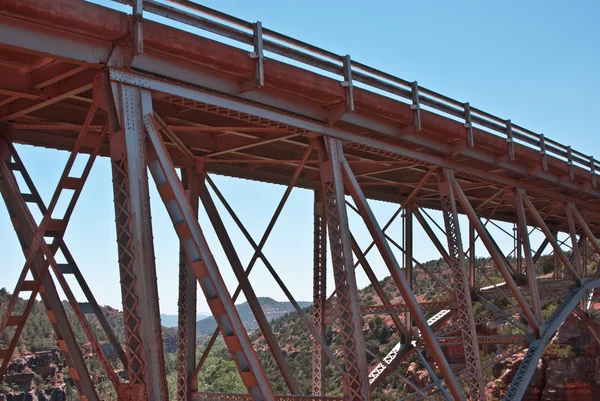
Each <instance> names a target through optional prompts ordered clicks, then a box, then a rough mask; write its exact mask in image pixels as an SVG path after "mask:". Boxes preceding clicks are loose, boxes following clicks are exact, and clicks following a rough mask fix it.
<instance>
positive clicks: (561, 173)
mask: <svg viewBox="0 0 600 401" xmlns="http://www.w3.org/2000/svg"><path fill="white" fill-rule="evenodd" d="M71 3H72V2H71V1H69V0H62V1H60V2H48V1H45V0H44V1H42V0H39V1H35V2H30V3H23V4H21V3H20V2H12V3H11V4H9V5H7V7H4V8H3V9H2V11H0V19H2V22H3V23H4V26H5V28H6V26H9V24H14V25H15V26H16V27H17V28H20V29H25V28H26V29H29V30H30V31H39V33H40V34H48V35H51V33H49V32H47V31H46V28H45V27H42V26H41V25H40V24H34V23H31V22H28V21H25V20H26V19H30V18H31V16H36V15H38V16H39V17H40V18H39V19H37V20H38V21H41V18H43V22H44V24H45V25H50V26H52V25H58V24H60V25H61V26H62V27H63V28H62V30H64V31H65V33H61V34H63V35H68V34H70V32H68V30H72V31H75V32H76V31H79V30H80V29H82V28H83V27H82V25H81V24H82V23H83V21H85V24H86V25H85V30H86V34H87V35H88V36H91V37H93V41H94V42H93V43H88V42H86V40H87V41H91V40H92V39H90V38H86V39H85V40H83V41H82V46H91V47H93V51H95V52H97V53H98V54H99V56H98V57H99V61H102V58H103V57H104V56H103V55H102V51H103V50H102V46H101V44H102V43H108V42H110V41H111V40H114V39H115V38H117V37H119V36H123V35H124V34H125V33H126V32H124V31H123V30H124V29H126V28H125V25H126V24H123V19H124V18H125V15H124V14H122V13H119V12H117V11H114V10H109V9H106V8H103V7H98V6H95V5H92V4H86V3H76V4H71ZM67 4H68V5H69V8H68V9H65V8H64V7H61V6H65V5H67ZM57 10H60V11H61V13H60V14H58V13H57V12H56V11H57ZM2 14H5V15H6V16H5V17H2V16H1V15H2ZM91 14H93V15H95V16H96V17H97V18H94V19H93V20H92V21H90V20H89V19H86V15H91ZM65 22H68V23H67V24H65ZM17 28H15V29H17ZM145 36H146V37H145V53H144V55H141V56H138V57H137V58H136V60H137V61H134V63H133V67H134V69H136V70H138V71H140V72H143V73H146V74H154V75H155V76H158V75H160V76H161V77H167V78H168V79H173V80H178V81H181V80H182V78H185V77H186V76H187V77H189V75H185V74H186V73H188V74H189V72H193V75H194V76H195V78H194V79H195V81H196V82H198V83H204V84H205V85H204V86H208V87H209V88H210V86H214V87H219V88H222V89H223V92H224V94H226V95H230V94H229V93H227V92H228V90H227V89H228V88H229V87H230V86H231V84H232V83H234V84H235V83H236V82H240V81H242V80H244V79H247V77H248V75H251V74H252V70H253V64H252V60H251V59H250V58H249V57H248V56H247V52H245V51H243V50H241V49H236V48H233V47H230V46H227V45H225V44H222V43H219V42H215V41H212V40H209V39H206V38H202V37H198V36H196V35H192V34H191V33H188V32H183V31H179V30H176V29H174V28H170V27H167V26H165V25H161V24H157V23H152V22H147V23H146V26H145ZM77 38H78V39H77V40H80V39H81V38H80V37H79V36H78V37H77ZM173 39H176V40H173ZM52 40H53V38H52V37H47V38H46V39H44V38H40V40H39V42H40V43H41V44H40V45H38V46H37V49H36V50H37V51H33V50H32V49H30V48H28V49H24V48H18V47H16V46H14V45H11V44H10V41H7V39H6V37H5V39H4V40H3V41H4V42H5V44H4V45H2V44H0V46H2V47H0V48H1V49H2V50H1V52H0V105H1V106H0V119H1V120H3V121H10V122H11V124H12V127H11V136H12V138H13V140H14V141H16V142H20V143H24V144H31V145H35V146H44V147H48V148H56V149H71V148H72V146H73V143H74V141H75V138H76V136H77V132H78V131H77V130H78V127H80V126H81V124H82V123H83V121H84V119H85V115H86V110H87V108H88V107H89V104H90V103H91V101H92V90H91V87H92V80H93V77H94V75H95V74H96V73H97V72H98V70H100V69H101V68H102V67H103V64H102V62H100V63H89V62H87V63H86V62H82V60H69V59H65V58H64V57H62V56H61V57H58V56H53V55H52V54H44V53H43V52H41V51H39V48H40V47H43V46H44V41H48V42H49V43H48V45H47V52H48V53H50V52H51V51H52V50H53V49H55V50H56V52H57V53H61V50H62V49H61V48H60V43H57V42H56V41H55V42H53V43H52ZM98 41H100V42H98ZM99 43H100V44H99ZM183 49H185V51H184V50H183ZM90 51H92V50H90ZM159 52H160V53H159ZM61 54H62V53H61ZM85 54H86V50H85V48H84V50H83V51H81V58H82V59H83V58H85V57H84V56H85ZM265 74H266V78H265V79H266V86H265V87H263V88H260V89H257V90H254V91H251V92H252V93H251V94H249V95H247V94H241V95H240V94H238V95H239V96H240V98H242V100H244V101H249V102H250V101H254V99H256V102H257V104H258V103H263V105H264V106H266V107H269V108H273V106H279V107H280V110H277V109H275V110H277V111H279V112H281V114H282V115H294V116H301V117H303V118H310V119H311V120H312V121H318V122H325V121H326V119H327V117H326V115H327V114H326V109H327V108H328V107H329V106H330V105H332V104H336V103H342V104H343V101H344V93H343V88H342V87H341V86H340V84H339V82H337V81H335V80H334V79H331V78H328V77H324V76H322V75H318V74H315V73H312V72H309V71H306V70H303V69H300V68H297V67H293V66H290V65H288V64H284V63H281V62H279V61H275V60H270V59H269V60H266V67H265ZM198 77H200V78H198ZM219 80H220V81H219ZM189 82H191V83H195V82H193V81H192V80H191V79H190V81H189ZM209 82H213V83H214V82H218V83H214V84H212V85H211V84H209ZM198 87H199V88H201V87H202V86H198ZM210 89H212V88H210ZM354 92H355V95H354V98H355V104H356V109H355V111H354V112H352V113H349V114H348V115H345V116H342V118H340V119H339V120H338V121H336V122H335V123H334V124H332V126H334V127H335V128H337V129H341V130H343V131H345V132H350V133H354V134H358V135H360V136H361V137H364V138H369V139H373V140H377V141H379V142H384V143H389V144H390V145H394V146H396V147H401V148H402V149H405V150H409V151H416V152H418V153H419V154H421V155H423V156H424V159H426V160H428V159H427V158H428V157H429V156H433V157H435V158H436V159H435V160H443V161H448V162H452V163H454V164H453V165H455V166H458V167H459V168H458V169H456V174H457V177H458V178H459V180H460V181H461V185H462V188H463V189H464V190H465V192H466V194H467V196H468V197H469V200H470V201H471V202H472V205H473V206H474V207H475V208H476V210H477V211H478V213H479V214H480V215H481V216H483V217H486V216H488V215H491V214H492V211H493V215H494V217H495V218H496V219H498V220H506V221H510V222H516V216H515V213H514V207H513V206H512V202H502V204H500V205H498V204H497V201H498V200H499V199H501V198H502V194H499V191H500V190H501V189H502V188H503V187H506V186H507V185H505V184H504V183H503V182H496V181H494V180H490V179H489V178H490V177H492V178H493V177H500V178H502V179H503V180H511V181H510V182H511V183H512V182H514V183H517V186H519V184H522V185H523V186H527V189H528V192H529V193H530V196H531V198H532V199H533V201H534V203H535V204H536V206H537V207H538V210H540V212H541V213H542V214H543V215H544V218H545V220H546V222H547V224H548V226H549V227H551V228H555V229H558V230H562V231H567V228H568V227H567V225H566V220H565V216H564V213H563V207H562V206H561V205H560V202H559V201H560V200H563V201H564V200H566V201H574V202H576V203H578V204H579V206H580V211H581V213H582V214H583V215H584V218H586V220H587V221H588V224H589V225H590V226H591V228H592V229H593V230H594V231H596V232H597V231H598V230H597V226H598V224H600V220H599V218H600V214H598V213H595V212H596V211H597V209H599V208H600V205H598V204H597V203H596V201H597V200H598V199H597V196H596V195H597V194H596V190H595V188H593V187H592V185H591V184H590V173H589V171H585V170H584V169H582V168H579V167H575V168H574V174H573V175H572V176H571V177H569V166H568V164H567V163H566V162H565V161H563V160H559V159H557V158H553V157H548V170H547V171H545V172H543V174H539V173H540V163H541V158H540V154H539V152H538V151H535V150H534V149H531V148H528V147H526V146H522V145H519V144H516V145H515V160H513V161H507V160H506V158H507V149H508V146H507V143H506V141H505V140H504V139H502V138H500V137H498V136H496V135H493V134H491V133H489V132H485V131H484V130H481V129H474V130H473V134H474V143H475V147H474V148H473V149H467V148H466V146H465V128H464V123H461V122H459V121H456V120H453V119H450V118H446V117H443V116H440V115H437V114H434V113H432V112H429V111H427V110H422V111H421V120H422V130H421V131H419V132H414V130H413V124H414V117H413V113H412V110H411V109H410V105H409V104H406V103H403V102H400V101H396V100H394V99H391V98H389V97H385V96H382V95H379V94H376V93H373V92H369V91H367V90H363V89H360V88H357V87H356V88H354ZM249 93H250V92H249ZM153 98H154V103H155V105H154V108H155V111H156V112H157V113H158V114H159V115H160V116H161V117H162V119H163V120H164V121H165V123H166V124H168V125H169V126H170V127H171V130H172V131H173V132H174V133H175V134H176V136H177V137H178V138H179V140H180V141H181V143H183V144H184V145H185V146H186V147H187V148H188V149H189V150H191V152H192V153H193V155H194V156H198V157H203V158H204V160H205V163H206V169H207V170H208V171H212V172H215V173H220V174H225V175H231V176H236V177H241V178H247V179H253V180H260V181H265V182H273V183H287V182H289V178H290V177H291V176H292V174H293V172H294V169H295V167H296V165H297V164H298V160H299V159H300V158H301V156H302V153H303V151H304V150H305V148H306V146H307V144H308V142H309V140H310V138H309V136H310V134H309V135H291V134H290V133H289V132H285V131H282V130H279V129H277V128H275V129H273V128H264V127H261V126H260V125H255V124H252V123H250V122H244V121H239V120H236V119H232V118H229V117H228V116H227V115H223V114H222V113H221V115H215V114H212V113H206V112H203V111H201V110H195V109H194V108H193V107H190V106H189V104H186V102H185V99H177V98H174V97H172V96H169V95H168V94H165V93H160V92H154V93H153ZM259 100H262V101H261V102H259ZM104 121H105V116H103V115H102V112H100V113H98V114H97V115H96V117H95V119H94V121H93V123H92V125H93V126H92V129H93V130H94V129H95V130H99V129H100V128H101V125H102V124H103V122H104ZM61 124H64V125H65V126H67V127H66V129H63V128H62V127H60V126H59V125H61ZM166 140H167V141H169V139H168V138H166ZM170 151H171V152H172V157H173V159H174V161H175V162H176V163H177V162H178V160H179V161H180V162H181V163H180V164H181V165H185V164H186V163H187V162H186V160H184V158H182V157H181V156H183V154H182V153H181V152H180V151H179V150H178V149H177V148H176V147H175V146H172V147H171V148H170ZM108 152H109V149H108V144H106V146H104V147H103V148H102V149H101V155H108ZM345 153H346V155H347V157H348V161H349V162H350V163H351V165H352V167H353V169H354V171H355V173H356V175H357V179H358V180H359V183H360V185H361V186H362V187H363V189H364V191H365V194H366V195H367V196H369V197H370V198H373V199H379V200H385V201H391V202H398V203H400V202H402V200H403V199H404V198H405V197H406V196H407V195H408V194H409V193H410V192H411V191H412V189H413V188H414V187H415V186H416V185H417V183H419V181H420V180H421V178H423V176H424V174H426V172H427V171H428V170H429V169H430V168H431V167H433V166H435V163H431V162H427V161H424V160H415V159H409V158H406V157H400V156H397V155H394V154H393V152H391V153H389V154H384V152H381V151H378V152H369V151H365V150H364V149H359V148H358V147H357V146H352V144H348V143H346V146H345ZM188 164H189V163H188ZM461 166H464V169H461V168H460V167H461ZM461 170H462V171H461ZM523 171H525V174H523ZM478 173H482V174H481V176H484V177H485V179H482V178H480V177H481V176H478V175H477V174H478ZM542 177H543V178H542ZM547 177H551V179H550V180H549V179H547ZM318 180H319V170H318V163H317V156H316V154H315V155H313V156H312V157H311V158H310V159H309V161H308V163H307V165H306V167H305V168H304V169H303V171H302V174H301V177H300V180H299V181H298V185H299V186H303V187H307V188H318V186H319V183H318ZM504 182H506V181H504ZM532 189H533V190H532ZM536 189H539V190H540V191H539V192H538V191H536ZM490 199H491V200H490ZM418 203H419V204H420V205H421V206H423V207H431V208H435V209H439V204H440V202H439V196H438V191H437V184H436V183H435V182H433V180H432V181H431V182H428V183H426V184H425V185H424V187H423V189H422V191H421V192H420V194H419V199H418ZM531 223H533V222H531Z"/></svg>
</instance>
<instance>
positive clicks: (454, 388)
mask: <svg viewBox="0 0 600 401" xmlns="http://www.w3.org/2000/svg"><path fill="white" fill-rule="evenodd" d="M338 146H339V148H340V154H341V157H340V158H341V159H342V166H343V169H344V177H345V179H346V184H347V186H348V190H349V192H350V194H351V195H352V198H353V199H354V202H356V206H357V209H358V210H359V211H360V214H361V216H362V218H363V220H364V222H365V224H366V226H367V228H368V229H369V232H370V233H371V236H372V237H373V241H374V242H375V244H376V246H377V249H378V250H379V253H380V254H381V257H382V258H383V260H384V261H385V264H386V267H387V268H388V270H389V272H390V274H391V276H392V278H393V279H394V282H395V283H396V286H397V287H398V290H399V291H400V293H401V294H402V297H403V298H404V302H406V305H407V306H408V308H409V309H410V312H411V314H412V315H413V320H414V322H415V324H416V326H417V327H418V328H419V330H420V332H421V335H422V336H423V340H424V342H425V344H426V345H427V347H428V350H429V351H430V352H431V353H432V354H433V357H434V358H435V361H436V363H437V365H438V368H439V369H440V370H441V372H442V375H443V376H444V380H445V382H446V386H448V389H449V390H450V392H451V393H452V396H453V397H454V399H455V400H464V399H465V396H464V394H463V392H462V390H461V388H460V385H459V383H458V381H457V380H456V376H454V373H453V372H452V369H451V368H450V365H449V364H448V361H447V360H446V357H445V356H444V353H443V352H442V349H441V348H440V344H439V343H438V342H437V340H436V339H435V335H434V334H433V330H432V328H431V327H430V326H429V324H428V322H427V319H426V318H425V314H424V313H423V310H422V309H421V308H420V307H419V304H418V302H417V299H416V298H415V294H414V293H413V292H412V290H411V289H410V288H409V286H408V283H407V281H406V277H405V276H404V274H402V271H401V270H400V265H399V264H398V260H397V259H396V257H395V256H394V253H393V252H392V249H391V248H390V245H389V243H388V241H387V240H386V237H385V234H384V233H383V231H382V230H381V227H380V226H379V223H378V222H377V219H376V218H375V215H374V214H373V211H372V210H371V207H370V206H369V204H368V202H367V199H366V198H365V194H364V193H363V192H362V189H361V188H360V186H359V185H358V182H357V181H356V177H355V176H354V173H353V172H352V169H351V168H350V165H349V164H348V162H347V161H346V160H345V159H344V156H343V152H342V150H341V143H340V144H339V145H338Z"/></svg>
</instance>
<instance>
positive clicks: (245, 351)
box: [139, 93, 274, 401]
mask: <svg viewBox="0 0 600 401" xmlns="http://www.w3.org/2000/svg"><path fill="white" fill-rule="evenodd" d="M144 100H146V101H147V103H146V104H144V102H143V101H142V104H141V105H140V108H139V112H142V110H143V111H144V118H143V119H144V122H143V125H144V127H145V130H146V132H147V134H148V136H149V138H150V143H151V146H150V145H149V147H148V151H149V157H148V160H147V165H148V168H149V170H150V172H151V173H152V177H153V178H154V182H155V184H156V186H157V188H158V192H159V194H160V196H161V199H162V201H163V203H165V206H166V207H167V211H168V212H169V217H170V218H171V220H172V222H173V225H174V227H175V231H176V233H177V235H178V237H179V240H180V241H181V243H182V244H183V246H184V248H185V253H186V256H187V258H188V264H189V265H191V266H192V267H193V270H194V273H195V275H196V279H197V280H198V283H199V284H200V288H201V289H202V291H203V292H204V294H205V296H206V298H207V301H208V305H209V307H210V309H211V312H212V313H213V315H214V316H215V320H216V321H217V324H218V326H219V329H220V330H221V333H222V334H223V338H224V340H225V344H226V345H227V348H228V349H229V352H230V354H231V356H232V359H233V360H234V362H235V364H236V366H237V368H238V371H239V373H240V375H241V377H242V381H243V382H244V385H245V386H246V388H247V389H248V393H249V394H250V396H251V397H252V399H253V400H255V401H262V400H265V401H272V400H274V395H273V392H272V390H271V387H270V385H269V382H268V380H267V377H266V375H265V372H264V371H263V369H262V367H261V365H260V362H259V361H258V357H257V355H256V352H255V351H254V349H253V348H252V344H251V343H250V339H249V337H248V334H247V333H246V331H245V329H244V327H243V325H242V322H241V319H240V317H239V314H238V312H237V310H236V309H235V306H234V304H233V300H232V298H231V295H230V294H229V292H228V291H227V288H226V287H225V283H224V282H223V278H222V277H221V274H220V272H219V269H218V267H217V264H216V261H215V260H214V257H213V255H212V253H211V252H210V249H209V247H208V244H207V242H206V239H205V238H204V235H203V233H202V230H201V228H200V226H199V223H198V220H197V219H196V218H195V217H194V213H193V211H192V210H191V207H190V204H189V201H188V200H187V197H186V195H185V192H184V190H183V186H182V185H181V181H180V180H179V179H178V178H177V175H176V172H175V168H174V167H173V164H172V161H171V159H170V157H169V154H168V153H167V150H166V148H165V145H164V143H163V141H162V138H161V136H160V133H159V130H158V125H157V124H156V122H155V121H154V119H153V116H152V103H151V97H150V93H148V94H147V96H144ZM142 107H143V108H142ZM140 134H141V132H140ZM140 136H141V135H140ZM140 139H141V138H140ZM162 365H163V366H164V364H162ZM163 377H164V376H163Z"/></svg>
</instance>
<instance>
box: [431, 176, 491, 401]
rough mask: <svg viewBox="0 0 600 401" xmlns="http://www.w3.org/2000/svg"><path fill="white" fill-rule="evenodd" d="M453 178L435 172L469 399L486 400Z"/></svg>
mask: <svg viewBox="0 0 600 401" xmlns="http://www.w3.org/2000/svg"><path fill="white" fill-rule="evenodd" d="M453 180H454V172H453V171H451V170H444V171H443V172H440V173H438V184H439V190H440V197H441V200H442V213H443V216H444V224H445V226H446V238H447V240H448V253H449V255H450V261H451V264H450V269H451V270H452V273H453V276H454V277H453V279H454V287H455V297H456V303H457V305H458V319H459V321H460V323H461V324H460V332H461V336H462V339H463V348H464V352H465V362H466V365H467V377H468V382H469V392H470V396H471V399H472V400H485V398H486V397H485V382H484V379H483V369H482V367H481V356H480V355H479V345H478V343H477V331H476V330H475V318H474V316H473V307H472V305H473V302H472V300H471V292H470V290H469V277H468V270H467V266H465V255H464V253H463V248H462V239H461V234H460V226H459V223H458V212H457V208H456V199H455V198H454V189H453V187H452V181H453Z"/></svg>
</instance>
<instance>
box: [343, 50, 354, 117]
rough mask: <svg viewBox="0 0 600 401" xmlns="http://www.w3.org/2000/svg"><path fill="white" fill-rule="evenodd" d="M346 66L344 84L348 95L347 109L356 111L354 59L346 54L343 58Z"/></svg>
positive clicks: (344, 68) (344, 67)
mask: <svg viewBox="0 0 600 401" xmlns="http://www.w3.org/2000/svg"><path fill="white" fill-rule="evenodd" d="M342 61H343V63H344V66H343V72H344V81H343V82H342V86H343V87H344V92H345V95H346V111H354V86H353V85H352V60H351V59H350V56H349V55H348V54H346V55H345V56H344V57H343V59H342Z"/></svg>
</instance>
